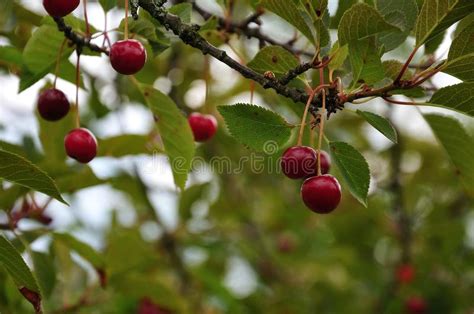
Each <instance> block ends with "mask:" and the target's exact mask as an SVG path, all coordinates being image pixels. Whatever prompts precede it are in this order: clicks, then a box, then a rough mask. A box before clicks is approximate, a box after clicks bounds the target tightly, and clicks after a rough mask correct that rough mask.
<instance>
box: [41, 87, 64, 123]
mask: <svg viewBox="0 0 474 314" xmlns="http://www.w3.org/2000/svg"><path fill="white" fill-rule="evenodd" d="M69 108H70V104H69V100H67V98H66V95H64V93H63V92H62V91H60V90H59V89H55V88H50V89H46V90H44V91H43V92H42V93H41V94H40V96H39V98H38V112H39V114H40V116H41V117H42V118H43V119H45V120H48V121H57V120H60V119H62V118H63V117H65V116H66V115H67V113H68V112H69Z"/></svg>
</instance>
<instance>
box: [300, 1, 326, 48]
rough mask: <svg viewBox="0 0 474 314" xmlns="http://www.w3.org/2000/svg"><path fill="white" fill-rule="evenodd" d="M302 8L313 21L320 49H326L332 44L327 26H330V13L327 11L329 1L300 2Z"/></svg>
mask: <svg viewBox="0 0 474 314" xmlns="http://www.w3.org/2000/svg"><path fill="white" fill-rule="evenodd" d="M300 2H301V4H302V5H301V7H302V8H304V9H305V11H306V12H307V15H308V16H310V17H311V20H312V21H313V27H314V29H315V31H316V43H317V44H318V45H319V46H320V47H325V46H327V45H328V44H329V42H330V35H329V30H328V27H327V26H326V25H328V24H329V21H330V19H329V12H328V11H327V6H328V0H300Z"/></svg>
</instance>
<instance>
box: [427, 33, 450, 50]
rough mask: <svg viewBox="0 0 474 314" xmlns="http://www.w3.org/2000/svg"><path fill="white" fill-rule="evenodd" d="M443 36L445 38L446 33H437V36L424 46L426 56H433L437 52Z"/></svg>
mask: <svg viewBox="0 0 474 314" xmlns="http://www.w3.org/2000/svg"><path fill="white" fill-rule="evenodd" d="M445 36H446V31H444V32H442V33H439V34H438V35H436V36H434V37H433V39H431V40H430V41H428V42H427V43H426V44H425V54H427V55H430V54H434V53H435V52H436V50H438V48H439V47H440V46H441V44H442V43H443V40H444V37H445Z"/></svg>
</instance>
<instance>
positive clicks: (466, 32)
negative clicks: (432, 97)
mask: <svg viewBox="0 0 474 314" xmlns="http://www.w3.org/2000/svg"><path fill="white" fill-rule="evenodd" d="M443 72H446V73H448V74H451V75H453V76H455V77H457V78H459V79H461V80H463V81H474V21H471V23H470V24H469V25H466V26H465V27H464V29H463V30H462V31H461V32H460V33H458V35H457V36H456V38H454V40H453V42H452V44H451V48H450V49H449V55H448V63H447V65H446V67H445V68H444V69H443Z"/></svg>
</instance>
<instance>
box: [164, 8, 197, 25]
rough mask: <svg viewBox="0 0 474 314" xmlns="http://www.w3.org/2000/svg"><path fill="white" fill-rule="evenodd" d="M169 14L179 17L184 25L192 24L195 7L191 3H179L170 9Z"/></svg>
mask: <svg viewBox="0 0 474 314" xmlns="http://www.w3.org/2000/svg"><path fill="white" fill-rule="evenodd" d="M168 12H170V13H171V14H174V15H177V16H178V17H179V18H180V19H181V20H182V21H183V22H184V23H190V22H191V13H192V12H193V6H192V4H191V3H178V4H175V5H173V6H172V7H170V8H169V9H168Z"/></svg>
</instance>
